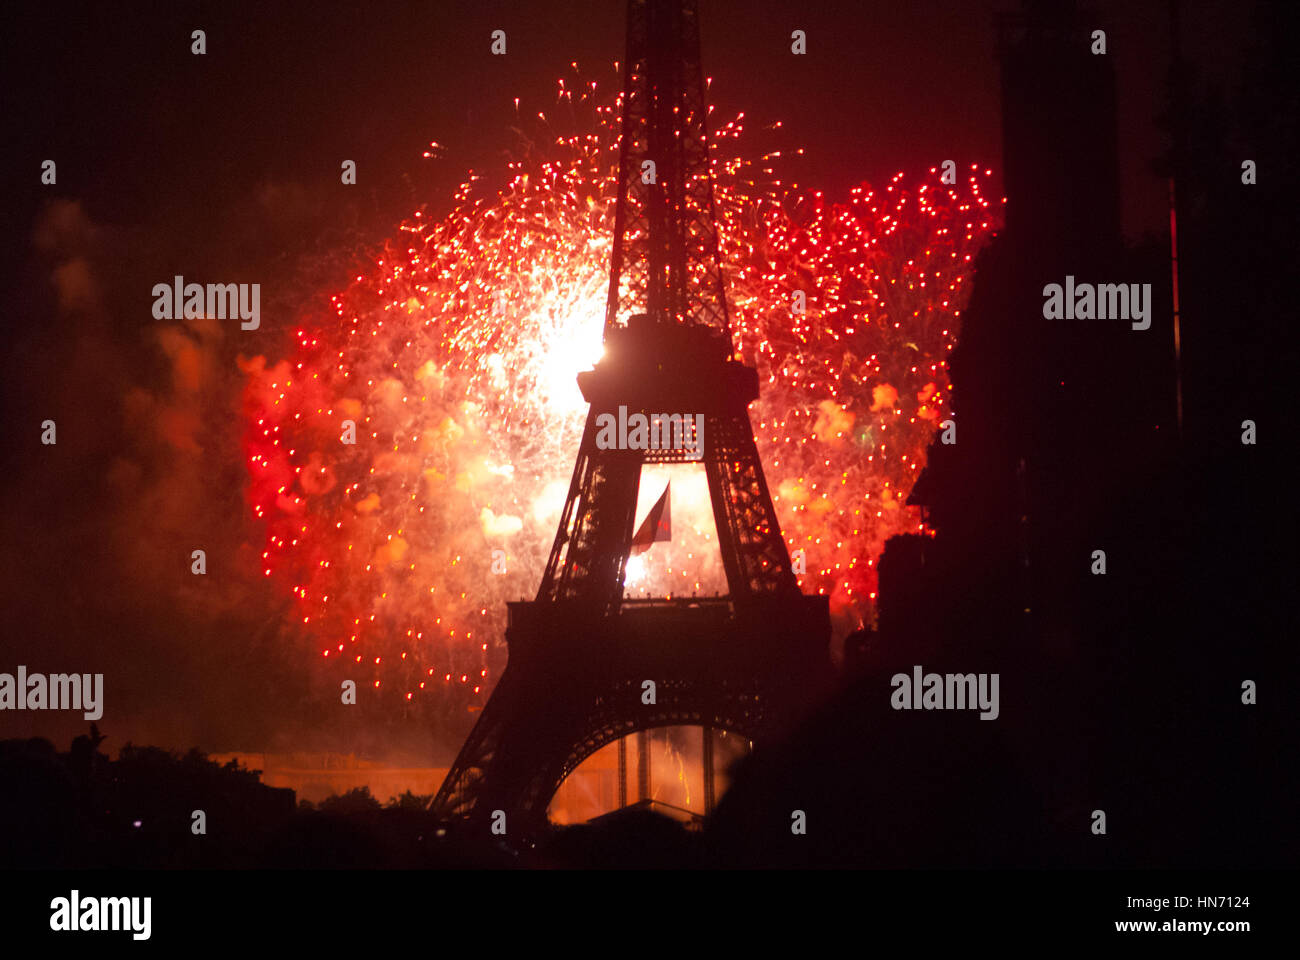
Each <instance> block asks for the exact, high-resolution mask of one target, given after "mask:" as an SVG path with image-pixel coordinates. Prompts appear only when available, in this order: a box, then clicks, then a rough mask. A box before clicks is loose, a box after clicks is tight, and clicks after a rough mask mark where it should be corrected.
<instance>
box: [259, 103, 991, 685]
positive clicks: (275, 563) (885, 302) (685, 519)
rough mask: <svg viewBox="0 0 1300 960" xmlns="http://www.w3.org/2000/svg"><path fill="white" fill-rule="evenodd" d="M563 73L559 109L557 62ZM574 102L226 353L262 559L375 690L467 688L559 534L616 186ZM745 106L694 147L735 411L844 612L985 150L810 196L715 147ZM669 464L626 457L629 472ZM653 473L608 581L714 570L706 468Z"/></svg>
mask: <svg viewBox="0 0 1300 960" xmlns="http://www.w3.org/2000/svg"><path fill="white" fill-rule="evenodd" d="M560 101H561V103H563V104H565V105H566V107H567V108H568V109H570V110H574V106H573V103H574V101H573V95H572V94H571V93H570V91H568V90H567V89H565V87H564V85H563V84H561V90H560ZM578 103H579V105H580V107H581V109H582V110H584V111H585V117H586V118H587V119H586V120H585V121H584V120H582V119H579V120H578V121H577V123H578V126H579V127H581V126H583V125H584V123H585V126H586V131H585V132H583V133H580V134H577V135H572V136H559V135H555V134H554V132H553V131H551V130H550V127H549V123H548V122H547V120H546V118H545V117H544V116H543V115H541V114H539V115H538V116H539V119H540V128H541V129H542V130H543V131H546V132H548V133H549V135H550V141H549V143H546V144H545V146H544V147H541V148H538V147H537V146H536V144H529V149H528V151H527V153H526V155H525V157H524V158H523V159H521V160H519V161H516V162H514V163H512V164H510V169H509V171H508V175H509V176H510V177H511V178H512V179H511V180H510V182H509V183H508V184H507V185H506V186H505V187H504V188H503V189H501V190H499V191H488V190H486V189H484V188H483V186H482V180H481V179H480V178H476V177H473V176H471V177H470V179H469V180H468V181H467V182H466V183H464V184H462V185H461V187H460V188H459V189H458V190H457V192H456V194H455V196H454V198H453V205H452V209H451V212H450V213H448V214H447V215H446V216H444V217H442V218H441V219H436V220H435V219H433V218H430V217H428V216H426V215H425V214H424V212H420V213H417V214H415V215H414V217H413V218H412V220H411V221H410V222H408V223H407V224H404V225H403V226H402V229H401V232H400V233H399V235H398V237H397V239H395V240H393V241H390V243H389V244H388V245H387V247H386V249H385V250H384V251H383V253H382V255H381V256H380V257H378V258H377V262H376V263H375V266H374V269H373V270H371V271H370V272H369V273H368V274H365V275H362V276H358V277H356V278H355V280H354V282H353V283H352V284H351V285H350V287H349V288H348V289H347V290H346V291H344V292H343V293H341V294H339V295H337V296H335V297H333V298H331V303H332V307H333V311H334V314H335V315H334V316H333V317H327V318H313V319H310V321H308V320H304V322H303V323H302V325H301V327H300V328H299V329H298V331H297V333H296V338H295V339H296V342H295V352H294V354H293V356H292V358H291V359H288V360H285V361H282V362H281V363H279V364H278V365H275V366H266V365H264V364H263V363H261V362H260V361H259V362H254V363H248V364H246V367H245V369H246V371H247V372H248V374H249V386H248V391H247V405H246V406H247V410H248V431H247V434H246V458H247V462H248V469H249V477H250V479H249V485H248V491H247V495H248V502H249V504H250V507H251V509H252V510H253V512H254V514H255V516H257V517H259V518H261V519H262V520H263V521H264V522H265V524H266V530H267V536H266V543H265V550H264V552H263V554H262V559H263V566H264V573H265V575H266V576H268V577H272V578H275V580H276V582H277V583H279V582H282V583H284V585H285V588H286V590H289V591H291V594H292V597H293V600H294V605H295V608H296V609H297V610H298V611H299V614H300V618H301V624H302V628H303V632H304V633H305V634H306V635H307V636H310V637H312V638H314V639H316V640H317V641H318V642H317V645H316V648H317V650H318V651H319V653H320V655H321V656H323V658H324V659H325V660H326V661H329V660H333V661H334V662H341V663H343V664H350V665H353V666H351V667H350V670H349V674H348V675H351V676H357V674H356V673H354V672H353V671H355V670H356V667H355V665H357V664H360V665H363V666H364V667H365V668H366V674H365V676H367V677H368V680H367V682H369V683H372V684H373V685H374V686H376V687H380V688H381V689H383V690H384V691H385V694H386V695H389V696H396V697H401V698H403V699H405V700H407V701H416V700H418V699H419V698H422V697H425V695H426V694H429V693H436V694H437V697H435V698H433V699H437V698H442V699H443V700H448V699H450V700H452V701H455V702H459V703H466V702H476V701H477V702H481V700H482V699H483V697H484V696H485V695H486V693H487V692H488V689H489V688H490V683H491V679H490V673H489V665H492V664H495V663H499V662H500V657H499V656H495V658H494V657H493V656H492V655H494V654H496V653H497V647H498V645H499V642H500V637H501V633H502V629H503V626H504V624H503V619H504V609H503V603H504V601H505V600H507V599H517V598H520V597H524V596H530V595H531V594H532V593H533V592H534V591H535V589H536V586H537V582H538V579H539V577H540V575H541V572H542V569H543V567H544V565H545V559H546V555H547V553H548V552H549V549H550V546H551V542H552V540H553V538H554V535H555V529H556V526H557V523H558V517H559V512H560V509H561V507H562V506H563V501H564V495H565V493H566V491H567V488H568V483H569V479H570V475H571V472H572V468H573V458H574V456H575V455H576V451H577V447H578V442H579V438H580V436H581V430H582V425H583V420H584V417H585V413H586V408H585V404H584V403H583V401H582V397H581V394H580V393H579V391H578V388H577V385H576V383H575V379H574V378H575V376H576V374H577V373H578V372H579V371H580V370H583V369H588V368H590V366H591V365H592V363H593V362H594V361H595V360H597V359H598V357H599V356H600V350H601V343H600V341H601V327H602V322H603V318H604V307H605V295H606V292H607V282H608V257H609V247H610V237H611V234H612V229H613V222H612V221H613V212H614V205H615V203H614V198H615V196H616V182H615V168H616V161H617V150H618V136H617V115H618V104H617V103H615V104H613V105H602V104H601V103H600V101H599V99H598V97H597V95H596V90H595V85H594V84H588V85H587V87H586V92H584V93H583V94H582V95H581V96H579V98H578ZM578 112H579V111H576V110H575V111H574V114H573V115H574V116H577V113H578ZM740 119H741V118H737V120H736V121H733V122H731V123H729V124H726V125H724V126H723V127H722V128H721V129H720V130H718V132H717V134H716V135H715V136H714V141H715V151H714V152H715V156H714V159H713V160H712V163H713V167H714V173H715V177H716V188H715V189H716V204H717V209H718V216H719V219H720V230H721V238H722V245H723V250H724V254H725V262H726V263H727V264H728V280H729V283H730V288H731V298H732V305H733V327H734V330H733V335H734V337H735V339H736V342H737V349H738V352H739V353H740V355H742V356H744V357H746V358H749V359H751V360H754V361H756V362H757V363H758V366H759V369H760V374H761V375H762V376H765V377H766V383H765V384H764V385H763V395H762V396H761V397H760V399H759V400H758V402H757V403H756V404H755V405H754V406H753V408H752V409H751V419H753V421H754V423H755V433H756V437H757V441H758V444H759V451H760V454H761V455H762V457H763V462H764V464H765V468H766V470H767V473H768V478H769V482H770V484H771V486H772V488H773V490H774V495H775V496H776V497H777V500H776V506H777V510H778V513H779V515H780V519H781V522H782V525H783V529H784V532H785V534H786V539H787V542H788V543H789V544H790V546H791V548H792V549H795V548H803V549H804V550H806V551H807V575H806V576H804V577H803V578H802V584H803V588H804V590H805V591H821V592H823V593H827V594H830V596H831V598H832V606H833V608H834V610H835V611H836V614H837V616H838V617H839V619H840V621H841V622H842V623H846V624H848V625H849V626H855V625H857V624H858V623H860V622H862V621H863V620H864V619H867V618H869V615H870V613H869V611H870V606H871V604H870V601H871V598H872V597H874V589H875V587H874V584H875V575H874V563H875V557H877V556H878V555H879V553H880V550H881V548H882V547H883V543H884V540H885V539H886V538H887V537H889V536H892V535H894V534H895V533H899V532H905V531H908V530H916V529H918V525H917V521H916V518H915V517H914V516H913V514H912V511H910V510H908V509H907V508H904V507H903V506H902V505H901V504H902V500H903V499H905V498H906V496H907V493H908V491H909V490H910V488H911V485H912V483H913V482H914V481H915V478H916V475H917V472H918V471H919V468H920V467H921V466H922V465H923V458H924V450H925V447H926V445H927V444H928V443H929V441H930V438H931V437H932V435H933V432H934V428H935V426H936V424H937V423H938V421H939V420H941V419H942V418H943V412H944V410H945V409H946V403H947V394H948V381H947V376H946V369H945V357H946V356H947V353H948V352H949V351H950V350H951V349H952V347H953V345H954V344H955V342H956V335H957V331H958V322H959V316H960V309H961V307H962V305H963V304H964V302H965V300H966V294H967V289H968V287H969V279H970V276H971V270H972V259H973V256H974V254H975V253H976V252H977V251H978V249H979V247H980V245H981V243H982V242H983V241H984V240H985V239H986V238H987V237H988V235H989V234H990V232H991V230H992V229H993V227H994V224H993V222H992V219H993V212H992V211H991V209H990V203H989V202H988V201H987V200H985V199H984V198H983V196H982V195H981V193H980V189H979V179H980V177H981V176H984V177H986V176H988V175H989V173H990V171H977V172H972V173H971V174H970V175H969V176H968V177H967V179H966V181H965V182H964V183H961V184H960V185H957V186H946V185H943V184H942V183H941V181H940V178H939V175H938V173H937V171H935V170H931V171H930V175H929V176H928V177H926V178H925V179H924V180H923V182H922V183H921V185H919V186H917V187H916V188H909V187H908V186H907V185H906V184H905V182H904V178H903V176H902V175H901V174H900V175H898V176H897V177H895V178H894V180H893V181H892V182H891V183H890V184H889V186H888V187H887V188H886V190H885V191H884V192H883V193H879V194H877V193H872V192H870V191H869V190H867V189H866V188H858V189H855V190H854V191H853V194H852V196H851V198H850V201H849V203H848V204H830V203H827V202H825V201H824V200H823V198H822V197H821V196H820V195H818V194H813V195H811V196H801V195H799V194H797V193H795V192H794V191H793V190H792V189H790V188H786V187H784V186H783V185H782V184H781V183H780V182H779V181H777V180H775V179H774V178H773V174H772V168H771V167H770V166H768V165H767V164H768V163H770V161H771V160H772V159H774V158H775V157H776V154H768V155H766V156H763V157H761V158H759V160H757V161H749V160H746V159H744V158H743V157H741V156H737V155H732V156H725V157H721V158H720V155H722V154H725V153H727V152H728V151H729V150H734V151H737V152H738V151H739V148H738V147H737V146H736V145H735V142H736V141H737V140H738V139H739V138H741V135H742V125H741V122H740ZM534 125H535V126H536V125H537V124H534ZM432 146H433V148H434V149H435V150H436V149H437V145H436V144H435V145H432ZM800 290H801V291H803V293H804V295H805V296H806V311H805V312H804V313H802V314H797V313H795V312H794V311H793V309H792V308H793V305H794V295H795V292H796V291H800ZM347 420H351V421H353V422H355V424H356V443H355V444H346V443H343V442H341V436H342V435H343V432H344V421H347ZM665 478H666V474H665V476H664V477H660V476H659V475H658V474H656V473H655V472H654V470H653V469H652V468H647V471H646V477H645V478H644V480H643V499H644V498H645V497H647V496H650V497H652V498H653V497H657V496H658V494H659V492H660V490H661V489H662V480H663V479H665ZM676 479H677V478H676V475H674V481H675V482H674V485H673V496H674V502H673V511H674V535H675V536H674V540H675V542H673V543H671V544H658V545H656V547H655V549H654V551H652V552H651V553H649V554H646V555H645V558H643V559H645V560H646V561H647V562H646V563H645V564H644V567H643V568H642V569H637V570H634V572H633V576H631V577H630V578H629V593H630V594H651V595H656V594H658V595H661V594H663V593H665V592H668V591H672V592H677V593H681V592H685V591H689V590H692V589H702V590H709V589H716V588H717V587H716V584H717V583H718V582H719V580H720V573H719V569H720V563H718V562H717V561H716V559H714V560H712V562H711V563H704V562H703V561H702V560H701V558H702V557H703V556H710V557H713V556H715V555H716V545H715V544H712V543H711V540H712V539H713V538H714V537H716V534H715V532H714V530H713V524H712V518H711V511H710V507H709V502H708V497H707V493H706V492H705V489H704V486H703V484H702V482H700V480H702V477H701V478H697V479H696V480H695V481H694V482H683V483H680V484H679V483H678V482H676ZM647 491H648V493H647ZM710 547H712V550H710V549H709V548H710ZM494 550H498V551H503V552H504V557H505V565H506V572H505V573H497V574H494V573H493V572H492V567H493V561H494V554H493V551H494ZM656 554H657V556H656ZM496 558H497V560H498V561H499V560H500V558H501V555H500V554H498V555H497V556H496Z"/></svg>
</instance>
